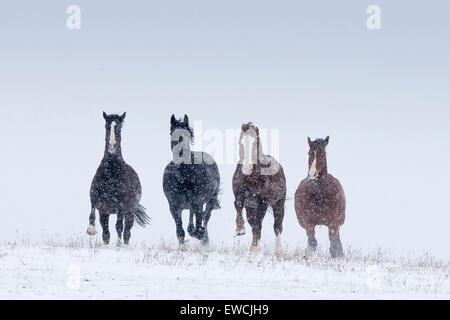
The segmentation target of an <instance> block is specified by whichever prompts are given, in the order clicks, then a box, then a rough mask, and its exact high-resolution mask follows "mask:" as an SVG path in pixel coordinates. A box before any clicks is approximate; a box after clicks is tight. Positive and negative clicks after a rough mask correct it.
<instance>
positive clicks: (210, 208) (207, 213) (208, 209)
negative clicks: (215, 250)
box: [202, 199, 216, 245]
mask: <svg viewBox="0 0 450 320" xmlns="http://www.w3.org/2000/svg"><path fill="white" fill-rule="evenodd" d="M215 201H216V199H212V200H210V201H209V202H208V203H207V204H206V210H205V213H204V215H203V228H205V234H204V236H203V240H202V244H203V245H207V244H209V236H208V222H209V219H211V212H212V211H213V209H214V203H215Z"/></svg>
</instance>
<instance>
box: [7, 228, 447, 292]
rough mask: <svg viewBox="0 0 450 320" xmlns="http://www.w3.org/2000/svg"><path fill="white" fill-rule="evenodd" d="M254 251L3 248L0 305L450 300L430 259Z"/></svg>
mask: <svg viewBox="0 0 450 320" xmlns="http://www.w3.org/2000/svg"><path fill="white" fill-rule="evenodd" d="M247 245H248V244H247V243H246V242H245V243H244V241H241V240H239V239H236V240H235V241H234V243H231V244H216V245H212V246H210V247H208V248H204V247H202V246H200V245H199V244H198V243H197V242H196V241H193V240H191V241H190V242H189V243H188V244H187V245H186V248H185V249H184V250H180V249H179V248H178V246H177V245H176V244H175V243H171V242H165V241H163V240H161V241H160V242H159V243H157V244H154V245H148V244H145V243H141V244H139V245H136V244H134V245H130V246H129V247H126V248H117V247H115V246H114V245H113V244H111V245H110V246H104V245H103V244H100V243H99V242H98V239H95V240H94V239H92V240H90V239H88V238H87V237H85V236H73V237H72V238H71V239H61V238H59V237H47V239H43V240H40V241H38V242H32V241H30V240H27V239H21V240H18V241H15V242H13V243H3V244H1V245H0V270H1V272H0V299H220V300H225V299H450V278H449V273H450V263H449V261H440V260H437V259H435V258H433V257H432V256H430V255H427V254H424V255H421V256H417V255H416V256H413V255H407V256H405V257H400V256H397V255H396V254H393V253H389V252H384V251H383V250H381V249H380V250H373V251H370V252H364V251H361V250H358V249H354V248H348V247H347V248H345V249H346V257H345V258H343V259H339V260H331V259H330V258H329V255H328V254H327V252H326V251H325V249H320V250H319V252H318V253H315V254H313V255H311V254H308V255H305V251H304V248H290V247H285V248H284V251H283V254H282V255H280V256H277V255H275V254H274V250H273V248H271V247H267V246H266V247H263V248H261V250H260V251H259V252H257V253H250V252H249V251H248V246H247Z"/></svg>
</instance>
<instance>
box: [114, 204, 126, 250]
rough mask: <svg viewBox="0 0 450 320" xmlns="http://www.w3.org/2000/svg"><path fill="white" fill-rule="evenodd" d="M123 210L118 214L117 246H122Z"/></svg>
mask: <svg viewBox="0 0 450 320" xmlns="http://www.w3.org/2000/svg"><path fill="white" fill-rule="evenodd" d="M123 219H124V216H123V211H119V213H118V214H117V222H116V231H117V244H116V245H117V246H118V247H121V246H122V232H123Z"/></svg>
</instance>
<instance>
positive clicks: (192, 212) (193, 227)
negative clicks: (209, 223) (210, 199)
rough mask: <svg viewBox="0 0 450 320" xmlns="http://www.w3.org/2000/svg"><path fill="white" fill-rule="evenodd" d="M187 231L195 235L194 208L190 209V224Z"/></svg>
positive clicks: (192, 235)
mask: <svg viewBox="0 0 450 320" xmlns="http://www.w3.org/2000/svg"><path fill="white" fill-rule="evenodd" d="M187 231H188V234H189V235H190V236H191V237H194V235H195V226H194V210H193V209H192V208H191V209H190V210H189V225H188V228H187Z"/></svg>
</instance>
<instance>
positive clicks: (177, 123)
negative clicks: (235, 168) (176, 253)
mask: <svg viewBox="0 0 450 320" xmlns="http://www.w3.org/2000/svg"><path fill="white" fill-rule="evenodd" d="M170 124H171V125H170V133H171V137H172V143H171V147H172V153H173V160H172V161H171V162H170V163H169V164H168V165H167V167H166V170H165V171H164V178H163V188H164V193H165V195H166V197H167V200H168V201H169V207H170V212H171V213H172V216H173V219H174V220H175V224H176V229H177V237H178V241H179V243H180V245H182V244H184V237H185V232H184V230H183V222H182V211H183V210H185V209H187V210H190V219H189V226H188V233H189V235H190V236H191V237H195V238H197V239H199V240H202V243H203V244H207V243H208V241H209V239H208V221H209V219H210V218H211V212H212V210H214V209H220V205H219V200H218V196H219V189H220V174H219V169H218V167H217V164H216V163H215V161H214V159H213V158H212V157H211V156H210V155H209V154H207V153H204V152H191V151H190V146H191V144H192V140H193V138H194V132H193V130H192V128H191V127H190V126H189V118H188V116H185V117H184V120H177V119H176V118H175V116H174V115H173V116H172V118H171V123H170ZM194 216H195V226H194Z"/></svg>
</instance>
